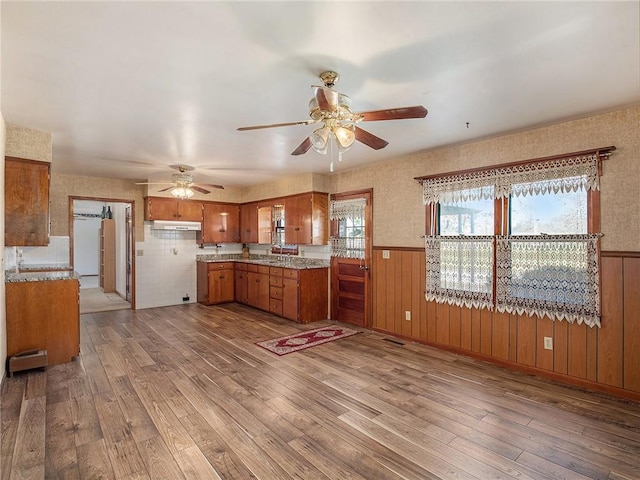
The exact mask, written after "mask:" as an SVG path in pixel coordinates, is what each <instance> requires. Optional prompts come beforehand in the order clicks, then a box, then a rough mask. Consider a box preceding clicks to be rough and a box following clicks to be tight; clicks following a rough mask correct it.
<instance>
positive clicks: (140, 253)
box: [136, 250, 144, 257]
mask: <svg viewBox="0 0 640 480" xmlns="http://www.w3.org/2000/svg"><path fill="white" fill-rule="evenodd" d="M143 255H144V250H136V257H142V256H143Z"/></svg>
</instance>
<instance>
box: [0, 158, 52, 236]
mask: <svg viewBox="0 0 640 480" xmlns="http://www.w3.org/2000/svg"><path fill="white" fill-rule="evenodd" d="M50 174H51V164H50V163H48V162H37V161H33V160H24V159H21V158H15V157H5V163H4V175H5V177H4V183H5V189H4V204H5V217H4V224H5V231H4V244H5V245H6V246H46V245H48V244H49V185H50V179H51V175H50Z"/></svg>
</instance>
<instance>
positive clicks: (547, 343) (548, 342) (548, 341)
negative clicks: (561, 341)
mask: <svg viewBox="0 0 640 480" xmlns="http://www.w3.org/2000/svg"><path fill="white" fill-rule="evenodd" d="M544 349H545V350H553V338H551V337H544Z"/></svg>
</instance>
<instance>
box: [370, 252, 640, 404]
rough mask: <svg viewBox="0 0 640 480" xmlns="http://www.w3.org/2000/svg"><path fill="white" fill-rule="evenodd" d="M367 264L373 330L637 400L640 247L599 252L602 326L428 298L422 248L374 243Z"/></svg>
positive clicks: (639, 376)
mask: <svg viewBox="0 0 640 480" xmlns="http://www.w3.org/2000/svg"><path fill="white" fill-rule="evenodd" d="M383 250H388V251H389V258H388V259H385V258H383ZM372 263H373V275H372V279H373V328H374V329H375V330H377V331H380V332H387V333H389V334H393V335H396V336H399V337H403V338H406V339H411V340H415V341H418V342H422V343H426V344H429V345H434V346H437V347H441V348H445V349H447V350H453V351H458V352H460V353H463V354H468V355H472V356H475V357H480V358H483V359H487V360H490V361H493V362H495V363H498V364H501V365H504V366H507V367H511V368H517V369H521V370H525V371H528V372H530V373H535V374H539V375H545V376H550V377H553V378H554V379H556V380H560V381H564V382H566V383H572V384H577V385H581V386H585V387H587V388H592V389H596V390H601V391H605V392H608V393H613V394H617V395H622V396H626V397H631V398H636V399H640V291H639V286H640V254H638V253H634V252H603V253H602V261H601V275H602V283H601V290H602V321H601V324H602V327H601V328H597V327H594V328H590V327H587V326H585V325H584V324H583V325H578V324H570V323H568V322H565V321H552V320H550V319H548V318H547V317H544V318H538V317H536V316H533V317H529V316H522V315H514V314H508V313H498V312H492V311H489V310H487V309H480V310H479V309H475V308H464V307H462V308H461V307H457V306H452V305H446V304H437V303H435V302H427V301H426V300H425V298H424V288H425V253H424V250H422V249H414V248H394V247H390V248H388V247H374V254H373V262H372ZM406 312H410V316H411V320H406ZM544 337H551V338H552V339H553V350H545V349H544Z"/></svg>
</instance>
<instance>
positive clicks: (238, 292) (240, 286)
mask: <svg viewBox="0 0 640 480" xmlns="http://www.w3.org/2000/svg"><path fill="white" fill-rule="evenodd" d="M234 277H235V278H234V280H235V282H234V284H235V299H236V302H240V303H244V304H248V303H249V297H248V293H247V286H248V282H247V264H245V263H236V264H235V270H234Z"/></svg>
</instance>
